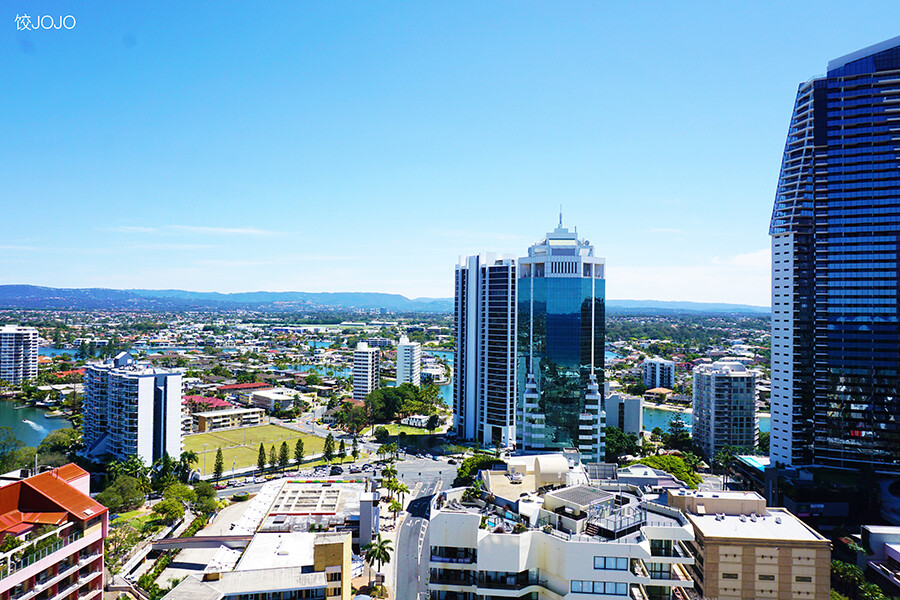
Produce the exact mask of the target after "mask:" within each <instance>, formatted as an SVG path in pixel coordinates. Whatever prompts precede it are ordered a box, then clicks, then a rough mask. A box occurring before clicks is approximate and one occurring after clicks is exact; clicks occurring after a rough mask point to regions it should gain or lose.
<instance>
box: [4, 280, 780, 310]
mask: <svg viewBox="0 0 900 600" xmlns="http://www.w3.org/2000/svg"><path fill="white" fill-rule="evenodd" d="M606 306H607V309H609V310H610V311H612V312H620V313H621V312H642V313H644V312H646V313H659V312H665V313H669V312H698V313H749V314H768V313H769V312H770V309H769V307H767V306H765V307H764V306H751V305H746V304H722V303H707V302H670V301H662V300H607V301H606ZM0 308H19V309H51V310H92V309H106V310H150V311H152V310H160V311H166V310H169V311H179V310H209V311H215V310H236V309H246V310H260V311H271V312H296V311H310V312H324V311H334V310H351V311H352V310H379V309H383V310H387V311H391V312H401V313H416V312H419V313H449V312H450V311H452V310H453V298H413V299H410V298H407V297H406V296H401V295H399V294H382V293H375V292H333V293H328V292H241V293H235V294H220V293H218V292H190V291H185V290H112V289H105V288H49V287H40V286H35V285H0Z"/></svg>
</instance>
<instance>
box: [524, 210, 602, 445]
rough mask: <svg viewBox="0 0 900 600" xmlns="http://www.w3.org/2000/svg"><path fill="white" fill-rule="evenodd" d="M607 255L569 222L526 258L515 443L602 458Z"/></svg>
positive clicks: (554, 231)
mask: <svg viewBox="0 0 900 600" xmlns="http://www.w3.org/2000/svg"><path fill="white" fill-rule="evenodd" d="M604 267H605V260H604V259H603V258H599V257H595V256H594V247H593V246H591V245H590V242H588V241H587V240H579V239H578V235H577V232H576V231H569V230H568V229H566V228H564V227H563V226H562V217H560V223H559V227H557V228H556V229H555V230H553V231H552V232H550V233H548V234H547V236H546V238H544V239H543V240H542V241H540V242H538V243H537V244H534V245H533V246H531V247H530V248H529V249H528V256H526V257H524V258H520V259H519V283H518V312H519V315H518V342H517V356H518V365H517V369H516V371H517V376H518V380H519V384H518V386H517V387H518V394H519V396H518V402H517V405H516V417H517V424H516V443H517V446H518V448H519V449H520V450H523V451H525V452H529V451H534V452H540V451H545V450H560V449H562V448H577V449H578V450H579V451H581V454H582V458H583V459H584V460H586V461H592V462H596V461H602V460H603V456H604V454H605V448H604V436H603V430H604V428H605V425H606V419H605V415H604V413H603V400H602V399H603V395H602V387H603V350H604V345H605V332H606V325H605V318H606V314H605V304H604V299H605V286H604V283H605V281H604Z"/></svg>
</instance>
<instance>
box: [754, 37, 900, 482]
mask: <svg viewBox="0 0 900 600" xmlns="http://www.w3.org/2000/svg"><path fill="white" fill-rule="evenodd" d="M898 75H900V37H898V38H894V39H891V40H888V41H886V42H882V43H880V44H877V45H875V46H871V47H869V48H866V49H863V50H860V51H858V52H854V53H852V54H849V55H847V56H844V57H842V58H839V59H837V60H833V61H831V62H830V63H829V64H828V72H827V74H826V75H825V76H824V77H817V78H814V79H811V80H809V81H807V82H805V83H802V84H801V85H800V87H799V90H798V92H797V98H796V100H795V102H794V111H793V115H792V117H791V123H790V128H789V130H788V137H787V143H786V144H785V149H784V158H783V160H782V164H781V173H780V175H779V180H778V189H777V192H776V196H775V205H774V210H773V212H772V220H771V224H770V228H769V233H770V235H771V236H772V432H771V451H770V452H771V457H772V461H773V463H779V464H782V465H792V466H798V465H823V466H831V467H841V468H851V469H855V468H859V467H861V466H863V465H872V466H874V467H875V469H876V470H879V471H889V472H895V473H896V472H900V422H898V415H900V352H898V347H900V312H898V298H900V282H898V271H900V257H898V251H900V160H898V156H900V136H898V134H897V130H898V128H900V112H898V111H900V108H898V107H900V104H898V103H900V84H898V81H900V77H898Z"/></svg>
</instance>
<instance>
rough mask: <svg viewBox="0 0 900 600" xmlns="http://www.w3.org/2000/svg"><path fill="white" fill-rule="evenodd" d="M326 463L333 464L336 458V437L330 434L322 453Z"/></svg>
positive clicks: (326, 438)
mask: <svg viewBox="0 0 900 600" xmlns="http://www.w3.org/2000/svg"><path fill="white" fill-rule="evenodd" d="M322 453H323V455H324V458H325V462H329V463H330V462H331V461H332V459H333V458H334V436H333V435H331V434H330V433H329V434H328V435H327V436H325V448H324V450H323V451H322Z"/></svg>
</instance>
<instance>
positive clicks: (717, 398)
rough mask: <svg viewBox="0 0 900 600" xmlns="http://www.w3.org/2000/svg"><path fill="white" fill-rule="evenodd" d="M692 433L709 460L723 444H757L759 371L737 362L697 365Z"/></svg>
mask: <svg viewBox="0 0 900 600" xmlns="http://www.w3.org/2000/svg"><path fill="white" fill-rule="evenodd" d="M693 408H694V414H693V421H694V423H693V430H692V432H691V433H692V435H693V438H694V442H695V443H696V444H697V446H699V447H700V449H701V450H703V452H704V454H705V455H706V458H707V459H712V457H713V455H714V454H715V453H716V452H717V451H719V450H721V449H722V448H723V447H724V446H737V447H743V448H755V447H756V426H757V423H756V373H755V372H753V371H748V370H747V367H745V366H744V365H742V364H741V363H736V362H725V361H722V362H715V363H713V364H711V365H697V366H696V367H694V403H693Z"/></svg>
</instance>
